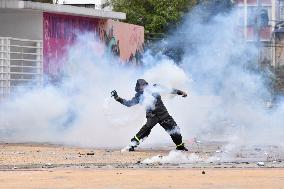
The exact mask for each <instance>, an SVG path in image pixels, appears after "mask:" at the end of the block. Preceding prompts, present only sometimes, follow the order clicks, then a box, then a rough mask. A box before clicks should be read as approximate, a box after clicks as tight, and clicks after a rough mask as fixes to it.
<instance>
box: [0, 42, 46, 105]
mask: <svg viewBox="0 0 284 189" xmlns="http://www.w3.org/2000/svg"><path fill="white" fill-rule="evenodd" d="M42 60H43V54H42V41H41V40H28V39H17V38H11V37H0V100H1V99H3V98H5V97H6V96H9V95H10V94H11V93H13V92H14V91H17V90H19V89H21V88H26V87H30V86H41V85H42V83H43V66H42Z"/></svg>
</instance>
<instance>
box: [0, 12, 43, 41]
mask: <svg viewBox="0 0 284 189" xmlns="http://www.w3.org/2000/svg"><path fill="white" fill-rule="evenodd" d="M0 37H15V38H23V39H35V40H39V39H41V40H42V37H43V20H42V13H41V12H35V11H22V10H12V9H9V10H7V9H0Z"/></svg>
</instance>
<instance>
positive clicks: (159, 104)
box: [116, 79, 182, 119]
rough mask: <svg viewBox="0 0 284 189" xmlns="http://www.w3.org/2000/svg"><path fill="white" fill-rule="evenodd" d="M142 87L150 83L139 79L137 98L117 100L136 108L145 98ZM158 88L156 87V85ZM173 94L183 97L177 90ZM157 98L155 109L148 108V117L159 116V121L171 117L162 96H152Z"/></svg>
mask: <svg viewBox="0 0 284 189" xmlns="http://www.w3.org/2000/svg"><path fill="white" fill-rule="evenodd" d="M142 85H148V83H147V82H146V81H145V80H144V79H138V80H137V82H136V86H135V91H136V94H135V96H134V97H133V98H132V99H131V100H125V99H123V98H120V97H118V98H116V100H117V101H118V102H120V103H121V104H123V105H125V106H127V107H131V106H134V105H136V104H139V103H140V102H142V100H143V99H142V98H143V92H144V91H143V89H142V90H141V86H142ZM154 86H156V85H154ZM172 94H178V95H181V94H182V91H180V90H177V89H173V90H172ZM152 95H153V96H154V97H155V102H154V108H147V110H146V117H147V118H150V117H154V116H158V118H159V119H164V118H166V117H168V116H169V113H168V110H167V108H166V107H165V105H164V103H163V101H162V99H161V95H160V94H156V93H155V94H152Z"/></svg>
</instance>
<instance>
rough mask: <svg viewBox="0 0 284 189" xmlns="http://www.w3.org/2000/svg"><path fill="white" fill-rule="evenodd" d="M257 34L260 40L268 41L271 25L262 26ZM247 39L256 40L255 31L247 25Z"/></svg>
mask: <svg viewBox="0 0 284 189" xmlns="http://www.w3.org/2000/svg"><path fill="white" fill-rule="evenodd" d="M259 36H260V40H261V41H269V40H270V37H271V27H269V26H268V27H262V28H261V29H260V33H259ZM247 39H248V40H253V41H256V40H257V33H256V31H255V29H254V28H253V27H247Z"/></svg>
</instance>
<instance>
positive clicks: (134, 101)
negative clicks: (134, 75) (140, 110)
mask: <svg viewBox="0 0 284 189" xmlns="http://www.w3.org/2000/svg"><path fill="white" fill-rule="evenodd" d="M111 95H112V97H113V98H114V99H115V100H116V101H117V102H120V103H121V104H123V105H124V106H127V107H131V106H134V105H136V104H138V103H139V95H137V94H136V95H135V96H134V97H133V98H132V99H131V100H125V99H123V98H121V97H119V96H118V95H117V92H116V91H115V90H114V91H112V92H111Z"/></svg>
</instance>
